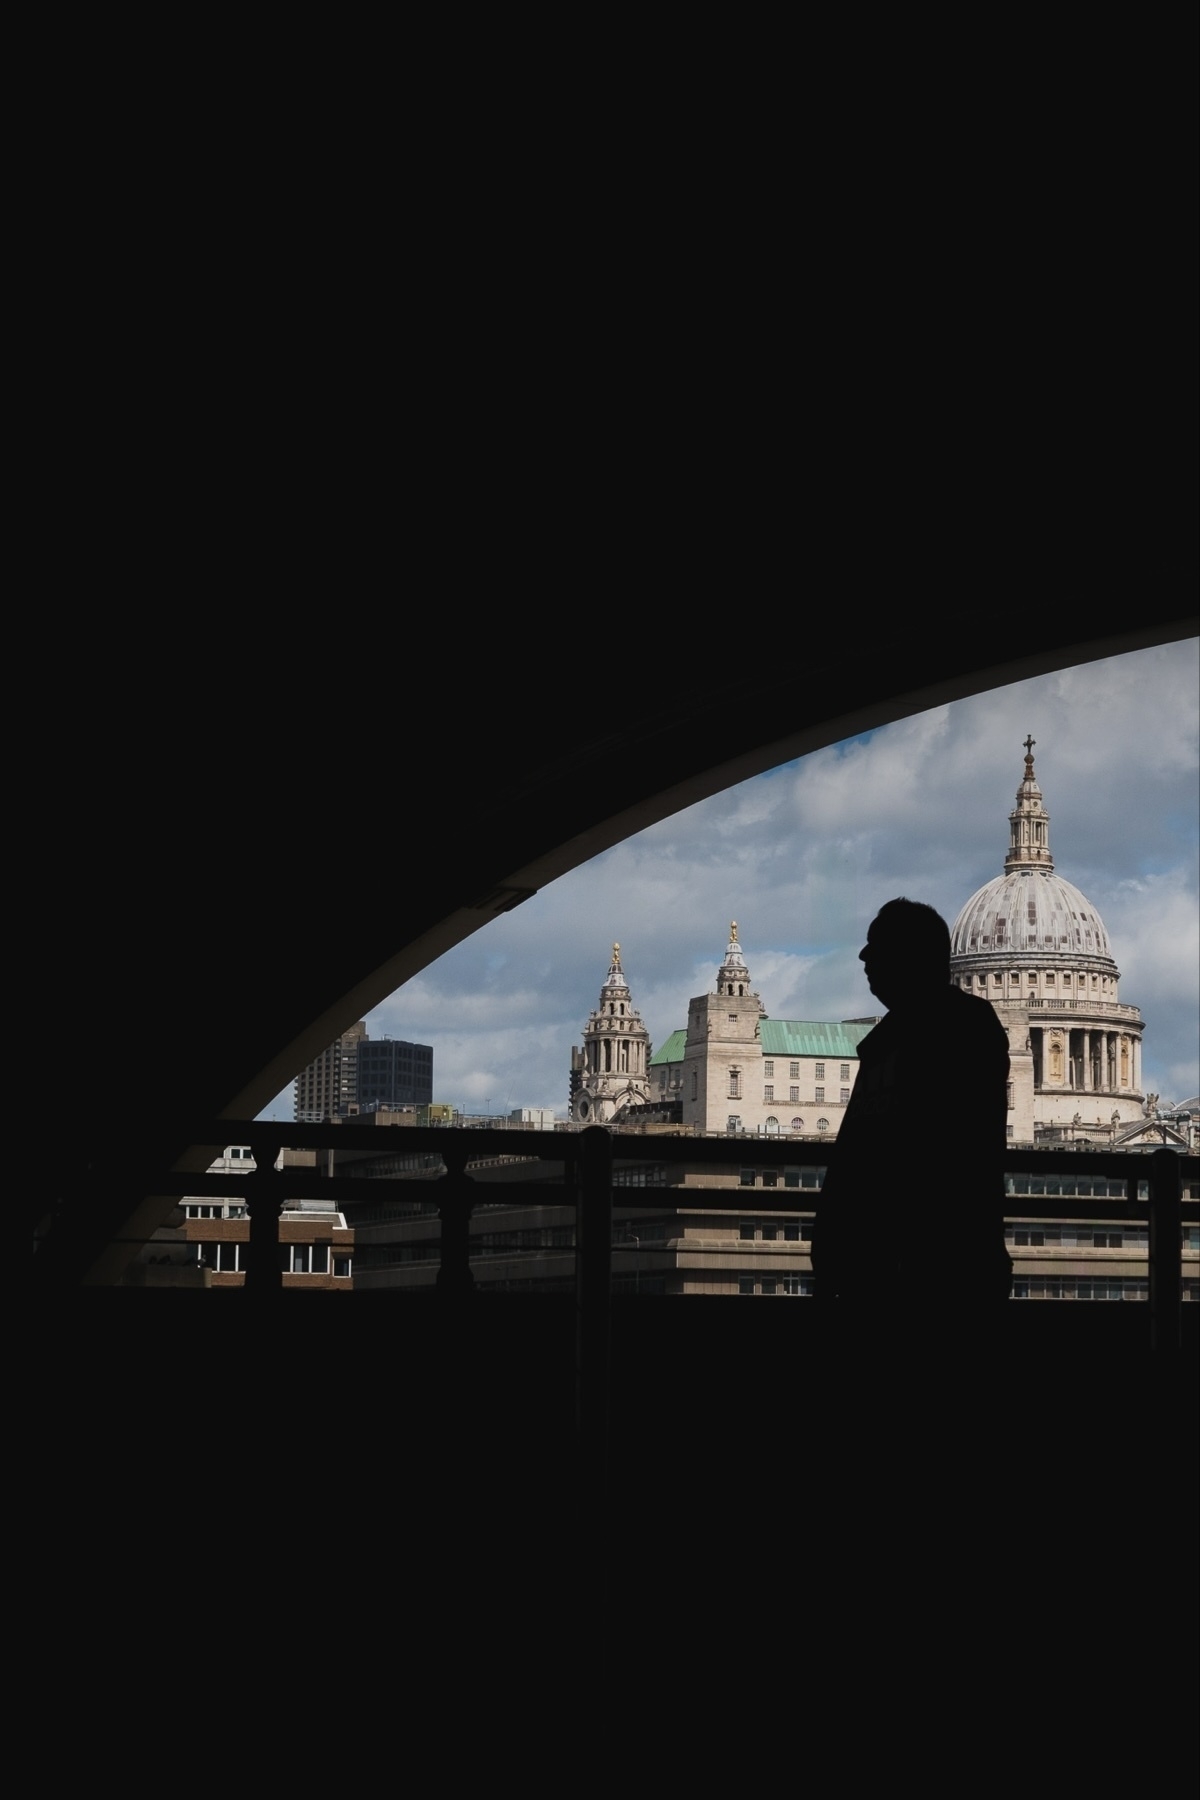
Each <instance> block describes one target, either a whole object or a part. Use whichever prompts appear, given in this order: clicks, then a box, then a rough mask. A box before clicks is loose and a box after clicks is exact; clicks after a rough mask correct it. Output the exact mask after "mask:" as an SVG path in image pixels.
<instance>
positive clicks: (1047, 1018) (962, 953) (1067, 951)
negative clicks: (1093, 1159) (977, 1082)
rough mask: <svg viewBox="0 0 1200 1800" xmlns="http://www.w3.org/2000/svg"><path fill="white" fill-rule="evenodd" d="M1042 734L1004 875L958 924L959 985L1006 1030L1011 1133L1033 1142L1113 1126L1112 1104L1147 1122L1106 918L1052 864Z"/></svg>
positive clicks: (953, 963) (1135, 1028)
mask: <svg viewBox="0 0 1200 1800" xmlns="http://www.w3.org/2000/svg"><path fill="white" fill-rule="evenodd" d="M1035 741H1036V740H1035V739H1034V738H1032V737H1026V739H1025V773H1024V776H1023V777H1022V780H1021V784H1020V786H1019V787H1018V789H1017V804H1016V806H1015V807H1014V808H1013V810H1012V812H1011V813H1010V814H1009V815H1008V820H1009V844H1008V854H1007V856H1006V857H1005V859H1004V873H1003V875H997V876H996V877H995V879H994V880H992V881H989V882H987V883H986V884H985V885H984V886H983V887H981V888H979V889H978V890H977V891H976V892H975V893H974V894H972V895H971V898H970V899H969V900H968V901H967V903H966V905H965V906H964V907H963V908H962V910H961V912H960V913H959V915H958V917H957V918H956V919H955V921H954V924H953V926H952V927H951V931H950V979H951V981H952V982H953V983H954V984H955V986H956V987H960V988H964V989H966V990H967V991H968V992H969V993H973V994H976V995H977V996H978V997H979V998H980V999H986V1000H990V1001H991V1003H992V1004H993V1006H995V1008H996V1010H997V1013H998V1014H999V1016H1000V1018H1001V1020H1002V1021H1003V1023H1004V1024H1005V1026H1006V1027H1007V1029H1008V1034H1009V1060H1010V1068H1011V1070H1012V1074H1013V1079H1012V1080H1011V1081H1010V1084H1009V1086H1010V1092H1012V1093H1013V1094H1015V1095H1017V1096H1018V1098H1017V1099H1016V1101H1015V1111H1014V1116H1013V1118H1012V1119H1011V1120H1010V1124H1009V1134H1010V1136H1011V1137H1012V1138H1013V1139H1014V1141H1020V1142H1025V1143H1029V1142H1034V1141H1037V1140H1038V1138H1039V1134H1041V1133H1042V1132H1045V1131H1050V1132H1053V1131H1056V1130H1061V1129H1063V1128H1064V1127H1065V1126H1067V1125H1071V1126H1072V1127H1074V1125H1075V1123H1076V1121H1077V1118H1078V1120H1080V1121H1084V1122H1086V1124H1087V1125H1088V1127H1089V1128H1093V1129H1096V1128H1099V1129H1101V1130H1103V1129H1106V1128H1107V1127H1108V1125H1109V1124H1110V1122H1111V1120H1112V1118H1113V1116H1114V1107H1115V1116H1116V1117H1117V1118H1118V1119H1119V1120H1125V1121H1129V1120H1135V1119H1137V1118H1139V1117H1140V1116H1141V1100H1142V1095H1141V1054H1142V1033H1143V1030H1144V1026H1143V1021H1142V1015H1141V1013H1140V1012H1139V1011H1138V1009H1137V1007H1136V1006H1130V1005H1128V1004H1126V1003H1123V1002H1122V1000H1121V997H1120V987H1119V984H1120V970H1119V969H1118V968H1117V965H1116V963H1115V962H1114V960H1113V956H1112V951H1111V949H1110V947H1109V942H1108V933H1107V931H1106V930H1105V928H1104V921H1103V920H1102V919H1101V917H1100V914H1099V913H1098V912H1097V911H1096V908H1095V906H1094V905H1093V904H1092V902H1091V901H1090V900H1089V899H1088V897H1087V895H1086V894H1083V893H1081V892H1080V891H1079V889H1078V888H1077V887H1075V886H1074V885H1073V884H1072V883H1071V882H1069V881H1066V880H1064V878H1063V877H1062V876H1061V875H1060V874H1059V873H1058V871H1057V870H1056V869H1055V867H1054V858H1053V857H1052V856H1051V854H1050V815H1049V813H1048V812H1047V811H1046V808H1045V806H1044V804H1043V801H1042V790H1041V788H1040V787H1039V786H1038V783H1037V777H1036V776H1035V775H1034V772H1033V746H1034V743H1035ZM1026 1065H1027V1072H1026V1073H1025V1074H1022V1069H1023V1068H1026ZM1030 1090H1031V1091H1030ZM1021 1092H1025V1093H1026V1095H1027V1101H1026V1102H1025V1103H1023V1102H1022V1101H1021V1100H1020V1098H1019V1095H1020V1093H1021ZM1088 1108H1091V1109H1093V1110H1091V1111H1088V1110H1087V1109H1088ZM1096 1108H1098V1109H1099V1110H1098V1111H1097V1110H1094V1109H1096Z"/></svg>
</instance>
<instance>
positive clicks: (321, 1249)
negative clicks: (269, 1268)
mask: <svg viewBox="0 0 1200 1800" xmlns="http://www.w3.org/2000/svg"><path fill="white" fill-rule="evenodd" d="M248 1249H249V1245H247V1244H227V1243H219V1244H197V1245H196V1261H197V1262H198V1263H199V1264H200V1265H201V1267H207V1268H209V1269H215V1270H217V1272H218V1273H219V1274H222V1275H237V1274H240V1273H241V1272H242V1270H244V1269H245V1267H246V1252H247V1251H248ZM330 1261H331V1259H330V1249H329V1245H328V1244H280V1245H279V1265H278V1266H279V1268H280V1269H281V1270H282V1271H283V1273H284V1274H285V1275H328V1274H329V1272H330ZM350 1262H351V1259H350V1258H349V1257H348V1256H334V1257H333V1258H332V1267H333V1273H334V1274H335V1275H337V1276H348V1275H349V1274H350V1272H351V1269H350Z"/></svg>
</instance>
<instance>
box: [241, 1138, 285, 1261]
mask: <svg viewBox="0 0 1200 1800" xmlns="http://www.w3.org/2000/svg"><path fill="white" fill-rule="evenodd" d="M275 1154H276V1155H278V1152H276V1153H275ZM254 1160H255V1163H256V1165H257V1166H256V1168H255V1171H254V1173H253V1175H252V1176H251V1177H250V1179H249V1181H248V1182H247V1183H246V1209H247V1211H248V1212H249V1214H250V1241H249V1242H248V1244H247V1245H246V1279H245V1281H244V1282H243V1283H242V1286H243V1287H244V1288H251V1289H253V1291H254V1292H255V1293H256V1294H266V1293H276V1294H277V1293H280V1292H282V1289H283V1262H282V1258H281V1257H280V1254H279V1215H280V1213H281V1212H282V1211H283V1201H284V1192H283V1174H282V1171H281V1170H279V1169H277V1168H276V1167H275V1156H273V1155H272V1154H271V1153H270V1151H267V1152H265V1153H259V1154H257V1155H256V1156H255V1159H254Z"/></svg>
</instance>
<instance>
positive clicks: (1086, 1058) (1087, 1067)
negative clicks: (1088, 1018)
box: [1079, 1025, 1092, 1094]
mask: <svg viewBox="0 0 1200 1800" xmlns="http://www.w3.org/2000/svg"><path fill="white" fill-rule="evenodd" d="M1079 1041H1080V1044H1081V1046H1082V1049H1081V1053H1080V1057H1079V1060H1080V1062H1081V1063H1082V1065H1083V1091H1084V1093H1085V1094H1090V1093H1091V1092H1092V1034H1091V1032H1090V1031H1089V1030H1088V1028H1087V1026H1086V1025H1085V1026H1084V1028H1083V1030H1082V1031H1081V1032H1080V1034H1079Z"/></svg>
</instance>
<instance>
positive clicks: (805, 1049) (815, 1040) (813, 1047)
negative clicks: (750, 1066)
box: [759, 1019, 871, 1057]
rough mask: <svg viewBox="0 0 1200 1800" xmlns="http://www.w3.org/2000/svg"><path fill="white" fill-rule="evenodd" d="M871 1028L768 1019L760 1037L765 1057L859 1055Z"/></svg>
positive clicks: (800, 1020) (760, 1032)
mask: <svg viewBox="0 0 1200 1800" xmlns="http://www.w3.org/2000/svg"><path fill="white" fill-rule="evenodd" d="M870 1030H871V1027H870V1026H869V1025H827V1024H825V1023H824V1022H818V1023H815V1024H814V1023H813V1022H812V1021H810V1020H808V1019H764V1020H763V1021H762V1024H761V1025H760V1026H759V1038H760V1040H761V1042H762V1047H763V1055H764V1056H853V1057H857V1056H858V1046H859V1044H860V1043H861V1041H862V1039H863V1038H865V1037H866V1035H867V1033H868V1031H870Z"/></svg>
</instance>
